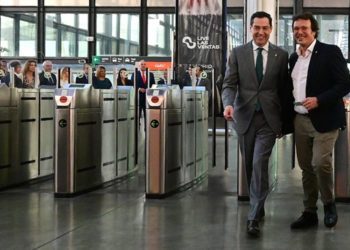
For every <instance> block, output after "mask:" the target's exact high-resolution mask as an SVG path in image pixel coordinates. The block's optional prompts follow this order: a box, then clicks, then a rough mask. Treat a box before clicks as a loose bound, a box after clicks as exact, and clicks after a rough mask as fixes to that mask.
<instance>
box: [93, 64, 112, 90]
mask: <svg viewBox="0 0 350 250" xmlns="http://www.w3.org/2000/svg"><path fill="white" fill-rule="evenodd" d="M92 82H93V83H92V86H93V87H94V88H95V89H110V88H112V83H111V81H110V80H109V79H108V78H107V77H106V68H105V67H104V66H102V65H100V66H98V67H97V69H96V77H94V79H93V81H92Z"/></svg>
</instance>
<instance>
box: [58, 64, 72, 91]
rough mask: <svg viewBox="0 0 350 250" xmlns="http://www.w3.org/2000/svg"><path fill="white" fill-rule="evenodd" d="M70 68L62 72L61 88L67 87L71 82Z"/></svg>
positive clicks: (63, 69) (64, 68)
mask: <svg viewBox="0 0 350 250" xmlns="http://www.w3.org/2000/svg"><path fill="white" fill-rule="evenodd" d="M69 73H70V72H69V67H63V68H62V69H61V70H60V88H63V87H65V86H66V85H67V84H68V83H69V82H70V75H69Z"/></svg>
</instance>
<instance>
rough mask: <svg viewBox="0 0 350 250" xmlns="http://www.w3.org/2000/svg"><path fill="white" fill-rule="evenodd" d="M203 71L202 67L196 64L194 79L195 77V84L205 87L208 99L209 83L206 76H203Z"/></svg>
mask: <svg viewBox="0 0 350 250" xmlns="http://www.w3.org/2000/svg"><path fill="white" fill-rule="evenodd" d="M203 72H204V69H203V67H202V66H200V65H198V66H197V67H196V73H195V75H196V79H195V83H196V86H204V87H205V90H207V91H208V97H209V99H210V98H211V83H210V81H209V79H208V78H206V77H203Z"/></svg>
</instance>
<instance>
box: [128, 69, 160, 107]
mask: <svg viewBox="0 0 350 250" xmlns="http://www.w3.org/2000/svg"><path fill="white" fill-rule="evenodd" d="M146 78H147V76H146ZM149 78H150V79H149V87H151V86H152V85H153V84H155V80H154V75H153V73H151V72H150V73H149ZM131 82H134V74H132V77H131ZM139 88H145V89H147V79H146V82H145V83H144V82H143V80H142V76H141V72H140V71H137V74H136V92H138V91H139ZM139 106H141V107H146V93H141V92H139Z"/></svg>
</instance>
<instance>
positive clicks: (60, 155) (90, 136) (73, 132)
mask: <svg viewBox="0 0 350 250" xmlns="http://www.w3.org/2000/svg"><path fill="white" fill-rule="evenodd" d="M80 87H81V89H79V88H80ZM55 101H56V124H55V151H56V160H55V161H56V163H55V173H56V174H55V195H56V196H70V195H72V194H76V193H79V192H81V191H83V190H87V189H89V188H92V187H95V186H97V185H99V184H101V183H102V181H101V179H102V176H101V108H100V91H98V90H94V89H92V88H91V86H90V85H82V86H78V88H67V89H57V90H56V96H55Z"/></svg>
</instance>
